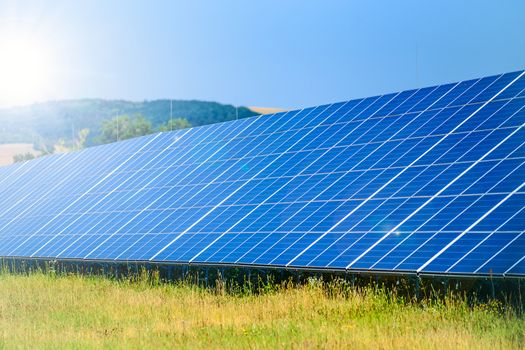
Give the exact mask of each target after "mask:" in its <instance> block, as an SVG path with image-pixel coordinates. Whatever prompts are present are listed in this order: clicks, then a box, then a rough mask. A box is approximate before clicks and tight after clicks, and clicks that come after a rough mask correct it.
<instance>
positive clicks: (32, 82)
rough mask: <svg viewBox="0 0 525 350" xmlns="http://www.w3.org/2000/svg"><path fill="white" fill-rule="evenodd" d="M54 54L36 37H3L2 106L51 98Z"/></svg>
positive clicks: (0, 51)
mask: <svg viewBox="0 0 525 350" xmlns="http://www.w3.org/2000/svg"><path fill="white" fill-rule="evenodd" d="M51 53H52V52H51V50H50V48H49V47H46V45H45V44H44V43H42V42H40V41H38V40H36V39H30V38H24V37H15V36H13V37H9V38H1V37H0V106H1V105H17V104H25V103H32V102H35V101H38V100H41V99H45V98H46V97H48V94H49V93H50V92H51V86H52V85H53V78H54V77H53V76H54V65H53V60H52V58H51Z"/></svg>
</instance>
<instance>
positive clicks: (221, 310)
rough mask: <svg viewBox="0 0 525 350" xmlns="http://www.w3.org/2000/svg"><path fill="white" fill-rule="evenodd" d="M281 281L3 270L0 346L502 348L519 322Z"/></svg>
mask: <svg viewBox="0 0 525 350" xmlns="http://www.w3.org/2000/svg"><path fill="white" fill-rule="evenodd" d="M349 288H350V287H349V286H346V287H345V286H343V285H337V284H334V285H331V286H322V285H321V284H320V283H319V282H315V281H313V282H312V283H310V284H309V285H306V286H302V287H286V286H278V287H275V288H271V289H269V290H268V291H267V292H265V293H263V294H260V295H255V294H253V293H234V294H231V293H229V294H228V293H225V292H223V289H221V288H218V289H215V290H210V289H203V288H199V287H195V286H191V285H188V284H178V285H166V284H156V283H152V282H151V281H149V280H146V279H144V280H142V281H138V282H136V281H135V282H129V281H124V282H116V281H111V280H108V279H104V278H101V277H79V276H67V277H54V276H52V275H44V274H38V273H37V274H33V275H30V276H14V275H10V274H7V273H3V274H1V275H0V291H1V294H0V348H6V349H12V348H39V349H57V348H76V349H86V348H87V349H89V348H97V349H100V348H122V349H143V348H146V349H159V348H170V349H180V348H183V349H215V348H221V349H275V348H285V349H303V348H310V349H319V348H326V349H331V348H343V349H440V350H441V349H509V348H524V346H525V322H524V320H523V319H522V318H519V317H518V316H516V315H515V314H514V313H513V312H511V311H507V312H506V313H501V311H496V310H497V309H499V308H498V307H497V305H495V304H494V305H478V306H476V307H469V306H467V303H466V302H465V301H464V300H462V299H461V298H456V299H455V298H448V299H447V300H446V301H444V302H430V301H423V302H420V303H415V302H407V301H404V300H403V299H402V298H400V297H398V296H395V295H394V294H392V293H389V292H385V291H382V290H378V289H372V288H367V289H362V290H359V291H358V290H355V289H351V288H350V289H349Z"/></svg>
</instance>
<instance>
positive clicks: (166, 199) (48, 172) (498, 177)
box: [0, 71, 525, 276]
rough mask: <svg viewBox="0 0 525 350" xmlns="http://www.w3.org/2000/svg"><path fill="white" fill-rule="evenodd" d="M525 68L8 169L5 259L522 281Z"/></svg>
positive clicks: (0, 221) (0, 225) (2, 204)
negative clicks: (417, 275) (134, 262)
mask: <svg viewBox="0 0 525 350" xmlns="http://www.w3.org/2000/svg"><path fill="white" fill-rule="evenodd" d="M524 75H525V72H523V71H520V72H513V73H508V74H502V75H497V76H490V77H485V78H481V79H474V80H468V81H463V82H460V83H454V84H445V85H440V86H435V87H427V88H421V89H415V90H409V91H403V92H399V93H392V94H385V95H381V96H374V97H369V98H363V99H358V100H351V101H348V102H341V103H334V104H329V105H323V106H317V107H313V108H305V109H301V110H296V111H288V112H281V113H276V114H272V115H264V116H257V117H252V118H247V119H242V120H238V121H230V122H226V123H220V124H214V125H207V126H202V127H197V128H191V129H185V130H178V131H173V132H163V133H157V134H154V135H149V136H145V137H140V138H136V139H132V140H127V141H121V142H116V143H113V144H108V145H103V146H97V147H92V148H88V149H85V150H83V151H80V152H74V153H69V154H57V155H52V156H47V157H42V158H39V159H36V160H33V161H29V162H25V163H20V164H15V165H12V166H8V167H2V168H0V194H1V195H0V213H1V214H0V256H1V257H20V258H46V259H48V258H50V259H75V260H104V261H152V262H170V263H185V264H197V265H198V264H209V265H220V264H227V265H248V266H273V267H283V268H284V267H289V268H306V269H329V270H341V271H345V270H347V271H367V272H372V273H373V272H378V273H379V272H391V273H421V274H461V275H481V276H483V275H489V274H490V275H496V276H498V275H500V276H503V275H505V276H523V275H525V234H524V233H525V205H524V203H525V189H524V186H525V171H524V170H525V146H524V143H525V128H524V126H525V109H524V107H525V76H524Z"/></svg>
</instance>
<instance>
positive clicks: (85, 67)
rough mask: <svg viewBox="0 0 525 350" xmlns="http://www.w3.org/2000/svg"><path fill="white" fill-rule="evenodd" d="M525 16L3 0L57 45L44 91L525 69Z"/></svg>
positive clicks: (274, 87) (343, 93)
mask: <svg viewBox="0 0 525 350" xmlns="http://www.w3.org/2000/svg"><path fill="white" fill-rule="evenodd" d="M524 23H525V1H433V2H430V1H360V2H354V1H326V0H325V1H305V0H303V1H291V0H288V1H287V0H265V1H246V0H237V1H234V0H225V1H212V0H210V1H203V0H199V1H184V2H183V1H108V0H106V1H102V0H101V1H97V0H95V1H87V0H86V1H51V0H48V1H23V2H19V1H6V0H0V31H1V30H4V31H5V29H2V28H6V27H9V28H10V31H11V32H13V31H14V32H17V31H20V32H24V33H29V35H31V36H34V37H35V38H37V39H36V40H38V41H39V42H41V43H43V45H47V46H48V47H49V49H50V50H51V51H52V57H53V60H52V64H53V65H54V67H53V71H54V75H53V78H52V79H49V80H52V82H50V87H49V89H47V90H46V92H45V94H42V95H41V97H40V99H42V98H45V99H62V98H81V97H101V98H121V99H129V100H144V99H157V98H174V99H201V100H213V101H219V102H224V103H231V104H235V105H248V106H267V107H286V108H293V107H304V106H310V105H317V104H322V103H328V102H334V101H342V100H348V99H352V98H357V97H363V96H369V95H374V94H381V93H385V92H392V91H398V90H403V89H409V88H414V87H418V86H428V85H433V84H439V83H444V82H451V81H457V80H463V79H468V78H474V77H480V76H485V75H491V74H496V73H502V72H507V71H513V70H519V69H523V68H525V35H523V34H524V31H523V30H524V27H523V26H524ZM2 26H3V27H2ZM0 79H1V78H0ZM51 86H52V88H51Z"/></svg>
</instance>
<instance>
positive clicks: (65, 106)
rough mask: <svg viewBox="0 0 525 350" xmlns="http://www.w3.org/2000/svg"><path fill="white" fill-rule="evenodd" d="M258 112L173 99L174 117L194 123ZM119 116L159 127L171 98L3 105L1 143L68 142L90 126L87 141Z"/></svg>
mask: <svg viewBox="0 0 525 350" xmlns="http://www.w3.org/2000/svg"><path fill="white" fill-rule="evenodd" d="M255 114H257V113H255V112H253V111H251V110H250V109H248V108H245V107H239V108H237V110H236V108H235V107H234V106H232V105H224V104H220V103H216V102H205V101H179V100H173V101H172V115H173V119H177V118H182V119H186V120H187V121H188V123H189V125H191V126H199V125H204V124H210V123H217V122H223V121H227V120H232V119H235V118H237V117H238V118H239V119H240V118H246V117H250V116H253V115H255ZM117 115H120V116H125V115H127V116H129V117H133V116H137V115H141V116H143V117H144V118H145V119H147V120H148V121H149V122H150V123H151V127H152V129H157V128H159V127H161V126H162V125H164V124H166V123H167V122H168V121H169V120H170V100H154V101H144V102H130V101H121V100H102V99H81V100H64V101H54V102H45V103H37V104H33V105H30V106H23V107H14V108H6V109H0V144H2V143H34V144H36V145H38V144H55V143H57V142H59V141H60V140H63V141H65V142H66V143H67V142H69V141H70V140H72V139H73V138H75V137H76V135H77V133H78V131H79V130H82V129H89V136H88V139H87V145H89V144H93V143H94V140H96V139H97V136H99V135H100V132H101V125H102V122H103V121H105V120H109V119H112V118H115V117H116V116H117Z"/></svg>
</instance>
